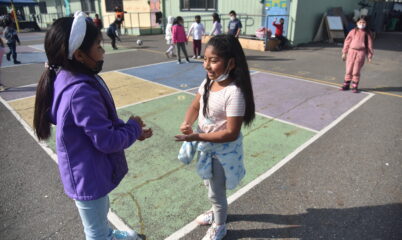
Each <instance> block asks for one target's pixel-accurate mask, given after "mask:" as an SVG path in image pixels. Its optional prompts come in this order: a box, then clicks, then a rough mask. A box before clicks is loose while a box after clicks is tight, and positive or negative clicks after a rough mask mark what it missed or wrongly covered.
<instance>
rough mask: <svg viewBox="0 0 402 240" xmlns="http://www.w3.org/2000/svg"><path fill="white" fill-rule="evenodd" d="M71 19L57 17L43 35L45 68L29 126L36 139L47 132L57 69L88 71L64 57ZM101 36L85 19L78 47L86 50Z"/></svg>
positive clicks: (47, 133)
mask: <svg viewBox="0 0 402 240" xmlns="http://www.w3.org/2000/svg"><path fill="white" fill-rule="evenodd" d="M73 20H74V18H72V17H64V18H59V19H57V20H56V21H55V22H54V23H53V25H52V27H51V28H50V29H49V31H47V32H46V36H45V52H46V57H47V60H48V67H47V68H46V70H45V71H44V72H43V73H42V76H41V78H40V80H39V83H38V86H37V88H36V98H35V111H34V119H33V126H34V129H35V133H36V136H37V137H38V139H39V140H45V139H48V138H49V137H50V135H51V124H52V121H51V118H50V117H51V115H50V113H51V108H52V102H53V92H54V81H55V79H56V75H57V71H58V69H59V68H63V69H65V70H68V71H71V72H74V73H88V72H89V71H88V68H86V67H85V66H84V65H83V64H81V63H79V62H78V61H76V60H75V59H74V58H73V59H72V60H69V59H68V41H69V38H70V32H71V26H72V24H73ZM99 36H101V32H100V31H99V29H97V28H96V26H95V25H94V24H92V23H88V22H87V29H86V32H85V37H84V40H83V42H82V44H81V46H80V48H79V49H80V50H82V51H83V52H85V53H88V52H89V50H90V48H91V47H92V45H93V44H94V43H95V41H96V40H97V39H98V37H99Z"/></svg>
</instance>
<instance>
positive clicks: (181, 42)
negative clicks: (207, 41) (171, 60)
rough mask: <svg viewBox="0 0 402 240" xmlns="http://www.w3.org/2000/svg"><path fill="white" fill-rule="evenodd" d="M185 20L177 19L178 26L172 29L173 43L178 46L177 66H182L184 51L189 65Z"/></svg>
mask: <svg viewBox="0 0 402 240" xmlns="http://www.w3.org/2000/svg"><path fill="white" fill-rule="evenodd" d="M183 24H184V19H183V18H182V17H180V16H178V17H177V18H176V24H175V25H173V27H172V37H173V43H174V44H176V46H177V64H181V56H180V51H183V53H184V56H185V58H186V61H187V62H188V63H189V62H190V60H189V59H188V55H187V50H186V45H187V37H186V31H185V30H184V27H183Z"/></svg>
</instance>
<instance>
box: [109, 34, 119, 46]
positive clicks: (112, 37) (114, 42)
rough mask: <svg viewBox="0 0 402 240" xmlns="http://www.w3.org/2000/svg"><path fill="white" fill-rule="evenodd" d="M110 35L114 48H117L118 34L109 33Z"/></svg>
mask: <svg viewBox="0 0 402 240" xmlns="http://www.w3.org/2000/svg"><path fill="white" fill-rule="evenodd" d="M107 36H108V37H110V39H112V48H113V49H116V48H117V47H116V36H115V35H111V34H110V35H109V34H108V35H107Z"/></svg>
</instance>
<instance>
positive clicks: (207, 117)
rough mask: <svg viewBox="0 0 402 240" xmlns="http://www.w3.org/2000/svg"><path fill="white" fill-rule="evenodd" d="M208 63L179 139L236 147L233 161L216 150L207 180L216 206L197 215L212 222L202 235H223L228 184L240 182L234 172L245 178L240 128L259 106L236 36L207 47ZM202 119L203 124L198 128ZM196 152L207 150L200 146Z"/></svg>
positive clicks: (210, 237)
mask: <svg viewBox="0 0 402 240" xmlns="http://www.w3.org/2000/svg"><path fill="white" fill-rule="evenodd" d="M204 68H205V70H206V72H207V76H206V79H205V80H204V81H203V82H202V84H201V86H200V88H199V90H198V93H197V95H196V96H195V98H194V100H193V102H192V104H191V105H190V107H189V109H188V110H187V113H186V115H185V118H184V122H183V123H182V125H181V126H180V131H181V132H182V135H177V136H176V140H177V141H186V142H200V143H205V142H209V143H211V145H212V148H213V149H214V150H217V149H219V150H217V151H221V150H222V151H224V150H225V149H228V148H233V149H235V150H234V151H233V156H234V157H233V159H232V160H230V162H229V163H228V162H227V159H223V157H222V159H220V158H219V157H218V156H222V155H225V154H219V152H215V153H212V152H211V153H212V161H211V163H212V167H211V170H212V177H211V178H209V179H207V182H208V197H209V199H210V201H211V203H212V206H213V211H210V212H206V213H204V214H202V215H200V216H199V217H198V218H197V219H196V221H197V222H198V223H199V224H200V225H207V224H212V226H211V227H210V228H209V230H208V232H207V234H206V235H205V237H204V238H203V240H206V239H208V240H220V239H222V238H223V237H224V236H225V235H226V225H225V223H226V217H227V197H226V189H227V187H228V186H230V187H229V188H233V187H235V186H234V185H233V184H231V183H229V181H230V179H233V178H231V176H233V175H236V176H239V175H240V176H241V177H240V178H242V177H243V176H244V174H245V171H244V166H243V154H242V152H243V149H242V136H241V133H240V130H241V127H242V125H243V123H244V124H245V125H250V124H251V122H252V121H253V120H254V117H255V105H254V97H253V89H252V85H251V78H250V72H249V68H248V65H247V61H246V57H245V55H244V52H243V49H242V47H241V45H240V43H239V41H238V39H237V38H235V37H233V36H231V35H219V36H215V37H213V38H211V39H210V41H209V42H208V43H207V46H206V49H205V55H204ZM197 118H198V128H197V131H195V132H193V130H192V125H193V124H194V122H195V120H197ZM200 145H203V144H200ZM197 151H201V152H202V151H203V150H202V149H201V150H200V148H197ZM225 156H226V155H225ZM235 156H236V157H235ZM228 165H229V166H228ZM206 167H207V166H206ZM234 169H235V172H233V171H232V170H234ZM231 171H232V172H231ZM229 175H230V176H229ZM236 183H237V182H236Z"/></svg>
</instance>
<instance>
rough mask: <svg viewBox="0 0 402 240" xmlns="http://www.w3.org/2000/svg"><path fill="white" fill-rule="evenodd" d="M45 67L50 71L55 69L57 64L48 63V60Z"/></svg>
mask: <svg viewBox="0 0 402 240" xmlns="http://www.w3.org/2000/svg"><path fill="white" fill-rule="evenodd" d="M45 68H47V69H49V70H50V71H53V70H56V69H57V68H58V66H57V65H54V64H52V65H49V63H48V62H45Z"/></svg>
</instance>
